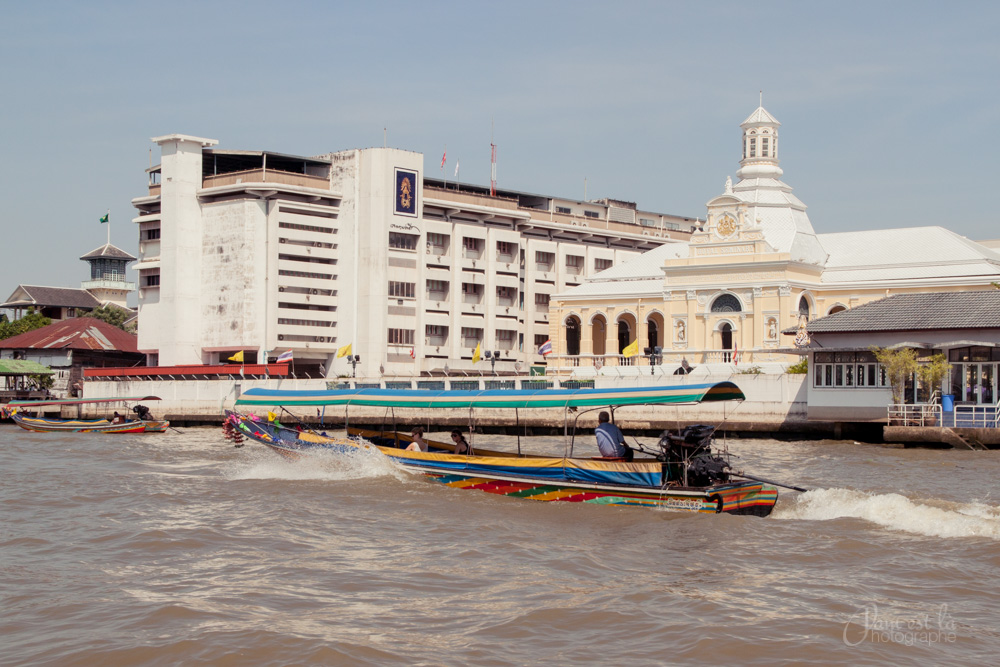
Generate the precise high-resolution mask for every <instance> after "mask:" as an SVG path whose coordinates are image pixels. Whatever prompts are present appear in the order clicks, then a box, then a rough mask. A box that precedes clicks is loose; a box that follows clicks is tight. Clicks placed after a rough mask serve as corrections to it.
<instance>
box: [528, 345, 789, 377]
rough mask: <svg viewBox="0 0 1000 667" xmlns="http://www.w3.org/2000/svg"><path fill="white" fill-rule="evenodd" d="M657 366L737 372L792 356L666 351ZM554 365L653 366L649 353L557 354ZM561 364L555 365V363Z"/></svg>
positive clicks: (771, 352)
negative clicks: (728, 367) (719, 366)
mask: <svg viewBox="0 0 1000 667" xmlns="http://www.w3.org/2000/svg"><path fill="white" fill-rule="evenodd" d="M655 356H656V359H655V360H654V363H653V364H652V365H653V366H665V367H669V370H670V371H671V372H673V369H674V368H676V367H678V366H680V365H681V362H682V361H685V360H686V361H687V362H688V363H689V364H690V365H691V366H697V365H700V364H733V365H734V366H735V367H736V368H737V370H738V369H739V368H740V367H747V368H749V367H750V366H752V365H754V364H760V363H775V362H787V361H788V357H789V355H788V354H783V353H781V352H778V351H777V350H774V349H770V348H764V349H749V350H739V351H738V352H737V351H735V350H686V351H685V350H664V351H663V352H662V353H660V354H659V355H655ZM548 359H549V362H550V364H551V365H553V366H555V367H556V368H559V367H568V366H576V367H580V366H582V367H587V366H593V367H596V368H598V369H600V368H603V367H605V366H649V365H650V355H649V354H637V355H634V356H632V357H626V356H624V355H623V354H620V353H619V354H558V355H557V354H553V355H550V356H549V357H548ZM553 361H554V362H557V363H555V364H552V362H553Z"/></svg>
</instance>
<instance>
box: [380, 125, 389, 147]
mask: <svg viewBox="0 0 1000 667" xmlns="http://www.w3.org/2000/svg"><path fill="white" fill-rule="evenodd" d="M388 132H389V126H388V125H387V126H385V127H383V128H382V148H385V147H386V146H387V145H388V144H386V141H387V139H386V134H387V133H388Z"/></svg>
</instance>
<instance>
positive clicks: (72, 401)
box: [7, 396, 163, 408]
mask: <svg viewBox="0 0 1000 667" xmlns="http://www.w3.org/2000/svg"><path fill="white" fill-rule="evenodd" d="M161 400H163V399H161V398H160V397H159V396H115V397H112V398H67V399H65V400H52V401H29V400H23V401H11V402H10V403H8V404H7V405H9V406H10V407H12V408H32V407H36V406H40V405H86V404H88V403H121V402H128V403H134V402H136V401H161Z"/></svg>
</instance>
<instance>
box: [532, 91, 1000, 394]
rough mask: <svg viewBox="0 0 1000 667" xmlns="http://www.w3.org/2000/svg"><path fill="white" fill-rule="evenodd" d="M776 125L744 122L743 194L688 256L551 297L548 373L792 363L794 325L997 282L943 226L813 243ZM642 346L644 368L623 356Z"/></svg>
mask: <svg viewBox="0 0 1000 667" xmlns="http://www.w3.org/2000/svg"><path fill="white" fill-rule="evenodd" d="M779 126H780V123H779V122H778V121H777V120H776V119H775V118H774V116H772V115H771V114H770V113H768V112H767V111H766V110H765V109H764V108H763V107H759V108H757V109H756V110H755V111H754V112H753V113H752V114H751V115H750V117H749V118H747V119H746V120H745V121H744V122H743V123H742V125H741V128H742V129H743V135H742V141H741V153H742V157H741V160H740V169H739V171H738V172H737V176H738V177H739V181H738V182H737V183H736V184H733V183H732V182H731V181H730V180H729V179H728V178H727V180H726V185H725V189H724V191H723V193H722V194H721V195H719V196H718V197H715V198H714V199H712V200H711V201H709V202H708V205H707V206H708V214H707V219H706V222H705V223H704V225H703V226H702V227H701V229H699V230H698V231H696V232H695V233H694V234H693V235H692V237H691V239H690V242H689V243H682V244H677V243H674V244H669V245H664V246H662V247H660V248H657V249H654V250H651V251H649V252H647V253H645V254H644V255H642V256H641V257H638V258H636V259H633V260H630V261H629V262H627V263H624V264H619V265H617V266H615V267H613V268H611V269H608V270H607V271H603V272H601V273H599V274H597V275H596V276H594V277H593V278H591V279H589V280H587V281H586V283H584V284H582V285H580V286H578V287H575V288H571V289H567V290H564V291H562V292H560V293H559V294H557V295H556V296H555V297H554V298H553V301H552V310H551V322H552V327H551V336H552V341H553V345H554V347H555V352H556V353H555V354H554V355H553V356H552V357H550V358H549V359H550V361H549V363H550V366H551V365H555V366H556V367H561V368H563V369H566V370H567V371H568V370H572V371H573V372H576V373H579V374H586V373H588V372H589V373H593V372H595V369H599V368H601V367H607V366H618V365H633V364H648V363H653V364H654V365H655V366H659V367H660V371H661V372H672V371H673V370H674V368H676V367H677V366H678V363H679V362H680V361H681V360H682V359H683V358H686V359H687V360H688V361H689V362H690V363H692V364H702V365H704V364H709V365H711V364H719V365H721V366H722V367H723V368H722V369H720V370H724V368H725V367H727V366H728V367H729V368H730V369H732V368H733V366H734V365H735V364H743V367H746V366H749V365H752V364H754V363H766V362H768V361H773V362H784V361H792V362H794V361H796V360H797V357H793V356H790V355H785V354H782V352H781V349H780V348H781V342H780V340H779V335H780V332H781V331H782V330H783V329H786V328H788V327H790V326H792V327H794V326H798V325H799V324H804V323H806V322H808V321H809V320H811V319H813V318H815V317H818V316H823V315H827V314H830V313H835V312H838V311H841V310H845V309H848V308H853V307H855V306H857V305H860V304H863V303H865V302H868V301H871V300H873V299H877V298H882V297H885V296H887V295H889V294H897V293H907V292H911V293H913V292H916V293H922V292H942V291H962V290H969V289H983V288H989V287H990V283H991V281H997V280H998V279H1000V254H998V253H997V252H996V251H994V250H992V249H990V248H987V247H985V246H983V245H980V244H978V243H975V242H973V241H970V240H969V239H966V238H964V237H962V236H959V235H958V234H955V233H953V232H951V231H949V230H947V229H944V228H942V227H918V228H908V229H887V230H876V231H864V232H841V233H834V234H817V233H816V232H815V230H814V229H813V226H812V224H811V223H810V221H809V217H808V215H807V214H806V206H805V205H804V204H803V203H802V202H801V201H800V200H799V199H798V198H797V197H795V195H793V194H792V189H791V187H789V186H788V185H786V184H785V183H784V182H783V181H782V180H781V177H782V175H783V172H782V169H781V168H780V167H779V166H778V165H779V159H778V155H779V142H778V128H779ZM636 340H638V347H639V350H640V357H625V356H623V355H622V354H621V353H622V351H623V350H625V348H626V347H627V346H628V345H630V344H631V343H632V342H633V341H636ZM657 348H661V354H660V355H659V356H657V354H656V352H657ZM643 352H647V355H645V356H641V355H642V353H643ZM651 370H652V371H654V372H655V371H656V368H654V369H651ZM605 372H609V371H608V370H605ZM615 372H623V371H622V370H621V369H619V370H617V371H615Z"/></svg>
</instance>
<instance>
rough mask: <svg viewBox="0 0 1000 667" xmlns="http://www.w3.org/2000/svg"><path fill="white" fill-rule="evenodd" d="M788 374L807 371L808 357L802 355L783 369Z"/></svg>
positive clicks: (799, 373)
mask: <svg viewBox="0 0 1000 667" xmlns="http://www.w3.org/2000/svg"><path fill="white" fill-rule="evenodd" d="M785 372H786V373H788V374H789V375H802V374H804V373H808V372H809V357H802V358H801V359H800V360H799V361H797V362H796V363H794V364H792V365H791V366H789V367H788V370H787V371H785Z"/></svg>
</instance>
